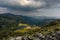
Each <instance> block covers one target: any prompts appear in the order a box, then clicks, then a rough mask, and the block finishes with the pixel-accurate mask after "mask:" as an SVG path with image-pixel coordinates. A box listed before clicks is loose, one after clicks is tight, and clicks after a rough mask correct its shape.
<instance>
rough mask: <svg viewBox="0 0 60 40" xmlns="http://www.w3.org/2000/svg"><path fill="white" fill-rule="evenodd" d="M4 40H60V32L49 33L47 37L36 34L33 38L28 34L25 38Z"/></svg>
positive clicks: (18, 37) (17, 37)
mask: <svg viewBox="0 0 60 40" xmlns="http://www.w3.org/2000/svg"><path fill="white" fill-rule="evenodd" d="M0 40H1V39H0ZM3 40H60V31H57V32H55V33H49V34H47V35H43V34H41V33H36V34H35V35H33V36H28V35H27V34H26V35H24V36H16V37H9V38H8V39H3Z"/></svg>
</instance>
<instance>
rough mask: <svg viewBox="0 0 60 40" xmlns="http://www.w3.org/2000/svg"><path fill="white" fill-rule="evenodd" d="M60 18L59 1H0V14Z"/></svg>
mask: <svg viewBox="0 0 60 40" xmlns="http://www.w3.org/2000/svg"><path fill="white" fill-rule="evenodd" d="M2 13H13V14H16V15H27V16H57V17H60V0H0V14H2Z"/></svg>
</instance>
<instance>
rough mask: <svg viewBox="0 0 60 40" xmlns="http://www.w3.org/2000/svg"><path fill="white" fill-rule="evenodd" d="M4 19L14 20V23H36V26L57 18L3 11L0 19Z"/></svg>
mask: <svg viewBox="0 0 60 40" xmlns="http://www.w3.org/2000/svg"><path fill="white" fill-rule="evenodd" d="M1 18H2V19H6V20H8V21H9V20H10V21H11V22H13V21H14V22H16V23H25V24H29V25H37V26H43V25H45V24H48V23H50V22H52V21H54V20H56V19H57V18H53V17H46V16H32V17H29V16H23V15H14V14H12V13H4V14H0V19H1Z"/></svg>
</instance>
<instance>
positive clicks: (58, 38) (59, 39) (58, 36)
mask: <svg viewBox="0 0 60 40" xmlns="http://www.w3.org/2000/svg"><path fill="white" fill-rule="evenodd" d="M56 38H57V40H60V31H57V32H56Z"/></svg>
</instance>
